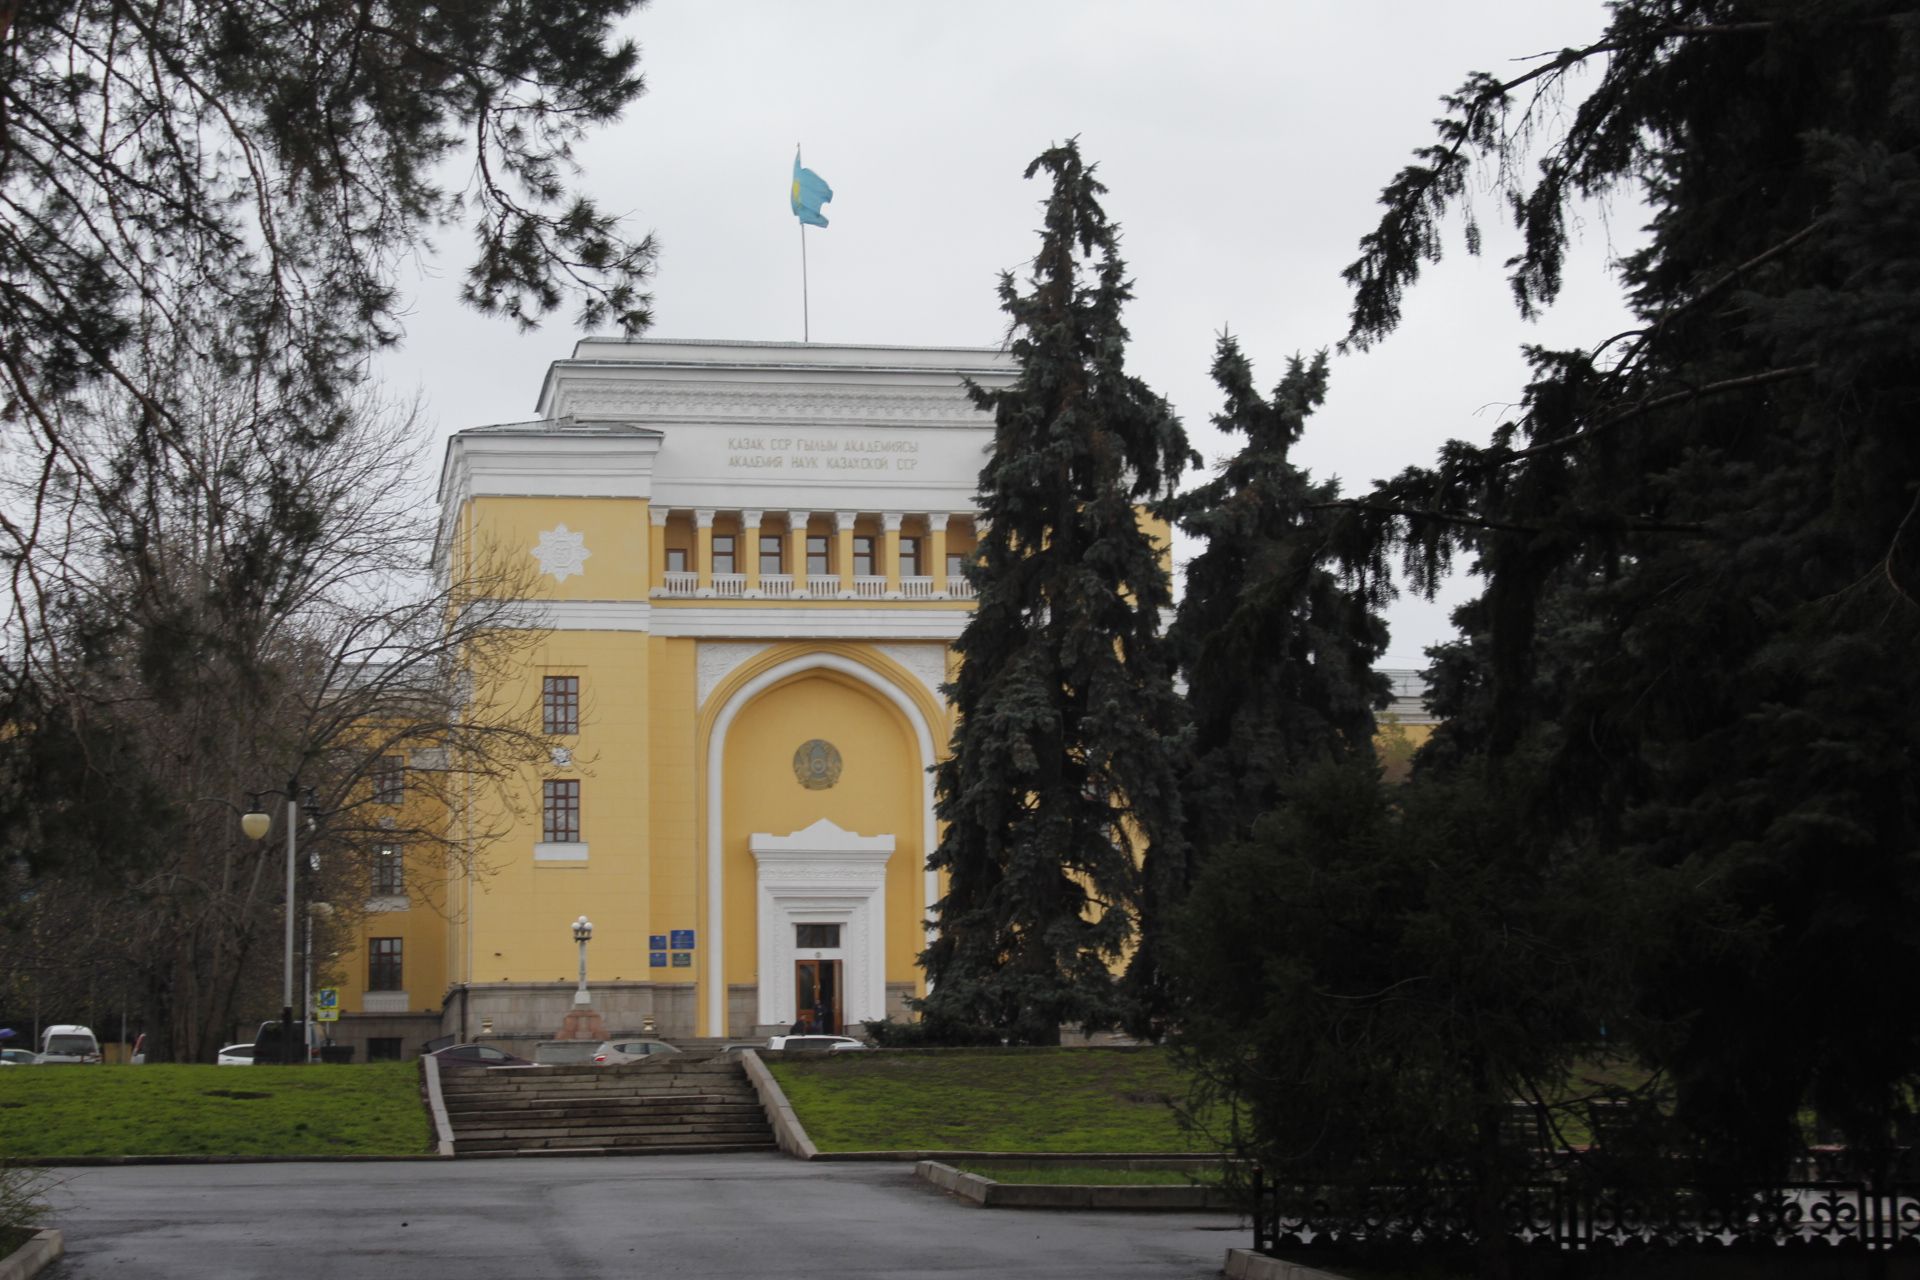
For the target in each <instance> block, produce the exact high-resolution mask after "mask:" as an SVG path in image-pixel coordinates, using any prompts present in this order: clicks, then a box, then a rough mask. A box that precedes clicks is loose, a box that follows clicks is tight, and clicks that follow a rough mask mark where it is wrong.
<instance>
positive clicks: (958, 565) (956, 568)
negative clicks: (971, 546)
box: [947, 556, 967, 582]
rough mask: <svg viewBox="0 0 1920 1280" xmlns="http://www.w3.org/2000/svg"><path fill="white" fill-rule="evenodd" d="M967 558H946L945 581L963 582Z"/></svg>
mask: <svg viewBox="0 0 1920 1280" xmlns="http://www.w3.org/2000/svg"><path fill="white" fill-rule="evenodd" d="M966 563H967V558H966V557H965V556H948V557H947V581H949V582H964V581H966V577H967V570H966V567H965V566H966Z"/></svg>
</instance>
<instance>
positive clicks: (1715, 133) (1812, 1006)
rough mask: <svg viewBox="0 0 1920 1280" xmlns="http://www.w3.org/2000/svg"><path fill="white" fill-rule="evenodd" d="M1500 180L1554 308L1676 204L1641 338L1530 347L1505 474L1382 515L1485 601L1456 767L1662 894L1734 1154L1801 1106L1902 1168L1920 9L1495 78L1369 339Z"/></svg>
mask: <svg viewBox="0 0 1920 1280" xmlns="http://www.w3.org/2000/svg"><path fill="white" fill-rule="evenodd" d="M1589 64H1591V65H1593V66H1596V67H1601V68H1603V69H1602V70H1600V72H1599V75H1598V78H1597V80H1596V81H1595V82H1594V83H1593V86H1592V89H1591V91H1590V92H1588V93H1587V94H1586V96H1585V97H1584V98H1583V99H1581V100H1580V101H1579V103H1578V105H1577V107H1575V108H1574V109H1573V110H1572V111H1571V115H1570V118H1569V119H1567V120H1566V121H1565V122H1564V127H1561V128H1558V129H1556V130H1555V131H1554V135H1553V136H1554V142H1553V144H1552V145H1551V147H1550V148H1548V149H1547V150H1546V152H1545V154H1544V155H1543V156H1542V157H1541V159H1540V161H1539V166H1538V170H1537V173H1536V175H1535V176H1534V178H1533V179H1532V181H1531V182H1524V181H1522V180H1521V177H1520V175H1521V174H1522V173H1523V172H1524V171H1523V170H1522V169H1521V167H1520V166H1519V164H1518V161H1519V159H1520V158H1521V153H1522V151H1523V150H1524V145H1523V144H1524V142H1525V140H1526V138H1527V136H1528V135H1529V133H1530V132H1531V130H1532V129H1533V127H1534V126H1535V125H1537V124H1539V123H1540V116H1541V113H1542V111H1543V109H1544V104H1545V103H1547V102H1550V101H1552V100H1553V96H1554V94H1556V93H1558V92H1560V91H1562V90H1563V89H1564V88H1565V87H1566V84H1567V76H1568V73H1569V72H1571V71H1572V70H1573V69H1575V68H1576V67H1582V66H1587V65H1589ZM1522 88H1526V89H1527V90H1529V91H1530V92H1532V93H1533V94H1534V96H1533V97H1532V98H1531V99H1530V100H1529V101H1527V102H1525V103H1524V104H1520V103H1518V102H1517V101H1516V98H1515V94H1516V92H1517V91H1519V90H1521V89H1522ZM1480 165H1484V166H1487V167H1489V168H1491V169H1492V170H1494V171H1496V172H1497V173H1498V174H1499V175H1500V176H1501V179H1502V180H1504V181H1506V182H1508V183H1509V184H1510V188H1509V190H1508V193H1507V194H1508V198H1509V207H1510V211H1511V213H1512V215H1513V217H1514V220H1515V222H1516V224H1517V225H1518V226H1519V228H1520V230H1521V231H1522V233H1523V235H1524V246H1525V247H1524V248H1523V249H1522V251H1521V252H1520V253H1519V254H1518V255H1516V256H1515V257H1514V258H1513V259H1512V260H1511V261H1510V263H1509V264H1508V265H1509V267H1510V268H1511V271H1512V283H1513V289H1514V293H1515V296H1516V298H1517V300H1518V302H1519V304H1520V307H1521V310H1522V311H1523V313H1529V314H1530V313H1531V312H1533V311H1534V310H1536V309H1537V308H1540V307H1543V306H1546V305H1548V304H1550V303H1551V302H1552V301H1553V299H1554V297H1555V295H1556V293H1557V292H1558V290H1559V288H1560V285H1561V280H1562V265H1563V262H1564V254H1565V250H1566V245H1567V225H1568V218H1569V210H1570V206H1571V203H1572V202H1573V201H1574V200H1575V199H1576V198H1578V197H1581V196H1585V195H1589V194H1593V193H1599V192H1605V191H1607V190H1609V189H1612V188H1615V187H1620V188H1624V189H1626V190H1627V191H1629V192H1630V193H1632V194H1636V195H1639V196H1641V197H1643V198H1644V199H1645V200H1646V201H1647V202H1648V203H1649V204H1650V206H1651V208H1652V221H1651V226H1650V232H1651V238H1650V241H1649V243H1648V244H1647V246H1646V247H1645V248H1644V249H1643V250H1641V251H1639V252H1637V253H1635V254H1634V255H1632V256H1631V257H1629V258H1628V259H1626V260H1625V261H1624V262H1623V263H1622V264H1621V271H1622V276H1623V279H1624V283H1625V285H1626V287H1627V289H1628V291H1629V293H1630V296H1631V299H1632V303H1633V307H1634V311H1635V316H1636V322H1635V324H1634V326H1633V328H1632V329H1630V330H1629V331H1628V332H1626V333H1623V334H1617V335H1614V336H1612V337H1609V338H1607V339H1606V340H1605V341H1603V342H1600V343H1598V344H1597V345H1596V346H1595V347H1593V348H1592V349H1590V350H1582V351H1548V350H1542V349H1533V350H1531V351H1530V353H1529V354H1530V358H1531V361H1532V364H1533V367H1534V370H1535V377H1534V381H1533V383H1532V385H1531V386H1530V387H1529V388H1528V390H1527V394H1526V396H1525V400H1524V411H1523V412H1522V413H1521V414H1520V415H1519V416H1518V418H1517V419H1516V420H1515V421H1513V422H1510V423H1507V424H1505V425H1503V426H1502V427H1501V428H1500V429H1499V430H1498V431H1497V432H1496V434H1495V437H1494V440H1493V442H1492V444H1491V445H1489V446H1487V447H1484V448H1477V447H1473V446H1469V445H1465V444H1460V443H1457V442H1456V443H1454V444H1451V445H1449V446H1448V447H1447V448H1446V449H1445V450H1444V451H1443V453H1442V455H1441V457H1440V459H1439V461H1438V462H1437V463H1436V464H1435V465H1433V466H1431V467H1427V468H1419V469H1414V470H1410V471H1408V472H1406V473H1405V474H1404V475H1402V476H1401V477H1400V478H1398V479H1397V480H1395V481H1393V482H1391V483H1388V484H1385V485H1383V486H1381V487H1380V488H1379V489H1377V490H1376V491H1375V492H1374V493H1372V494H1371V495H1369V496H1367V497H1366V498H1364V499H1361V500H1358V501H1357V502H1354V503H1352V504H1351V507H1352V509H1354V510H1355V511H1356V512H1357V513H1358V514H1360V515H1361V516H1362V517H1364V518H1365V519H1366V520H1368V521H1369V522H1370V523H1371V525H1372V538H1371V539H1370V540H1369V546H1368V548H1367V555H1366V556H1363V557H1360V558H1359V560H1358V561H1356V562H1357V563H1365V562H1367V560H1368V557H1371V558H1372V559H1373V560H1374V562H1376V563H1377V561H1378V560H1379V559H1380V558H1382V557H1384V556H1386V555H1388V554H1390V553H1392V552H1395V551H1397V552H1398V553H1400V554H1401V555H1402V556H1403V557H1404V559H1405V561H1406V563H1407V564H1408V565H1409V567H1411V568H1412V569H1413V570H1414V571H1415V573H1416V576H1420V577H1421V580H1422V581H1427V580H1430V575H1432V574H1433V573H1435V572H1437V571H1438V570H1439V569H1441V568H1442V567H1444V565H1445V564H1446V563H1447V562H1448V560H1449V558H1450V557H1451V556H1452V555H1454V554H1455V553H1465V554H1467V555H1469V556H1471V557H1472V559H1473V561H1474V562H1475V564H1476V567H1477V568H1478V570H1479V572H1481V573H1482V574H1483V575H1484V576H1485V579H1486V590H1485V593H1484V595H1483V596H1482V597H1481V598H1480V599H1479V600H1478V601H1477V602H1476V603H1475V604H1474V606H1473V608H1472V611H1471V613H1470V614H1469V615H1468V616H1467V617H1466V619H1465V621H1466V622H1467V624H1468V625H1469V627H1470V629H1471V630H1472V631H1473V633H1474V634H1473V636H1472V638H1471V640H1470V642H1469V643H1468V644H1467V645H1465V646H1463V647H1456V648H1455V649H1453V650H1452V651H1450V652H1449V653H1447V654H1446V655H1444V656H1443V672H1444V673H1445V675H1446V678H1447V679H1446V683H1447V685H1448V686H1449V690H1450V692H1448V693H1447V694H1446V696H1448V697H1450V698H1454V699H1455V703H1456V706H1457V707H1458V708H1459V709H1461V710H1463V711H1466V712H1469V713H1470V715H1471V718H1472V725H1471V729H1470V731H1468V732H1461V733H1456V734H1453V735H1451V736H1450V738H1449V740H1448V742H1447V749H1448V750H1449V751H1450V752H1451V753H1453V759H1452V766H1453V767H1456V768H1458V767H1478V768H1480V769H1482V770H1484V771H1485V772H1486V774H1487V776H1488V777H1490V778H1499V777H1501V776H1506V777H1507V778H1508V784H1507V785H1509V786H1511V787H1513V788H1514V790H1513V793H1512V795H1511V800H1512V803H1513V805H1514V807H1515V808H1516V810H1518V811H1521V812H1523V813H1526V814H1528V815H1530V816H1532V817H1534V818H1536V819H1539V818H1544V817H1545V816H1546V815H1549V814H1555V815H1558V818H1559V825H1560V829H1562V830H1563V831H1567V832H1571V833H1577V835H1578V837H1579V839H1581V840H1582V841H1583V842H1585V843H1586V845H1587V846H1588V847H1589V848H1591V849H1592V850H1594V851H1596V852H1599V853H1604V854H1606V855H1608V856H1609V857H1611V858H1613V859H1615V860H1616V861H1617V862H1618V863H1619V864H1620V865H1622V866H1623V867H1624V868H1627V869H1628V870H1629V871H1630V872H1635V873H1639V874H1643V875H1644V876H1646V877H1647V878H1648V883H1657V884H1661V885H1664V886H1666V889H1667V891H1666V892H1665V893H1664V894H1663V895H1662V896H1661V897H1660V899H1659V900H1658V901H1655V902H1653V903H1650V904H1649V905H1648V907H1647V908H1646V912H1645V914H1644V915H1643V917H1642V918H1641V919H1640V920H1639V921H1638V922H1637V926H1636V927H1637V929H1638V931H1639V932H1638V941H1639V945H1638V947H1637V951H1636V955H1635V957H1634V961H1635V965H1636V974H1635V976H1636V990H1637V993H1638V998H1637V1006H1638V1011H1639V1014H1640V1015H1641V1016H1640V1018H1639V1019H1638V1020H1637V1023H1636V1026H1637V1028H1638V1030H1637V1032H1636V1034H1637V1036H1638V1039H1639V1047H1640V1048H1641V1050H1642V1052H1643V1053H1644V1055H1645V1056H1646V1058H1647V1060H1648V1061H1649V1062H1650V1063H1652V1064H1653V1065H1655V1066H1657V1067H1662V1068H1665V1069H1667V1070H1669V1071H1670V1072H1671V1073H1672V1078H1673V1081H1674V1085H1675V1088H1676V1091H1677V1097H1678V1108H1679V1115H1680V1117H1681V1118H1682V1119H1683V1120H1684V1121H1685V1122H1686V1123H1687V1124H1688V1125H1689V1126H1690V1127H1691V1130H1692V1132H1693V1133H1694V1134H1695V1135H1696V1136H1697V1137H1698V1138H1699V1139H1701V1140H1702V1144H1703V1150H1704V1151H1705V1152H1706V1153H1707V1155H1708V1156H1710V1157H1711V1158H1713V1159H1715V1160H1716V1161H1718V1162H1719V1163H1721V1164H1722V1165H1724V1166H1725V1167H1727V1168H1728V1169H1729V1170H1733V1171H1739V1172H1746V1173H1752V1174H1756V1175H1765V1174H1769V1173H1772V1172H1775V1171H1777V1170H1778V1169H1780V1168H1781V1167H1782V1161H1783V1159H1784V1158H1785V1157H1786V1155H1787V1154H1789V1153H1790V1152H1791V1151H1792V1150H1793V1149H1794V1147H1795V1146H1796V1145H1797V1144H1798V1143H1799V1142H1800V1141H1802V1140H1803V1135H1802V1131H1801V1127H1800V1124H1799V1115H1800V1112H1801V1111H1802V1109H1803V1108H1806V1107H1809V1106H1811V1107H1812V1108H1815V1109H1816V1110H1817V1111H1818V1112H1819V1113H1821V1114H1822V1115H1823V1116H1824V1117H1825V1118H1826V1119H1827V1120H1829V1121H1830V1122H1832V1123H1833V1124H1835V1125H1837V1126H1838V1127H1839V1128H1840V1129H1841V1130H1842V1131H1843V1132H1845V1133H1846V1134H1847V1136H1848V1137H1849V1139H1850V1140H1851V1141H1852V1142H1853V1143H1855V1144H1856V1145H1858V1146H1861V1147H1864V1148H1867V1149H1869V1150H1872V1149H1877V1148H1879V1147H1881V1146H1884V1145H1885V1144H1887V1143H1890V1142H1892V1141H1895V1140H1896V1139H1898V1138H1900V1137H1901V1136H1903V1135H1904V1134H1908V1133H1910V1132H1911V1126H1912V1123H1913V1120H1914V1116H1913V1111H1914V1102H1913V1100H1914V1098H1915V1096H1916V1094H1915V1092H1914V1089H1915V1086H1916V1084H1920V931H1916V930H1915V929H1914V928H1913V921H1914V919H1915V918H1916V913H1917V912H1920V772H1917V771H1916V770H1915V769H1914V767H1913V762H1914V760H1915V758H1916V756H1917V755H1920V720H1916V718H1915V716H1914V714H1913V712H1914V708H1915V707H1916V706H1920V663H1916V662H1915V661H1914V654H1915V653H1916V652H1920V518H1916V512H1920V432H1916V431H1915V430H1914V427H1913V424H1914V421H1915V413H1916V409H1920V235H1916V234H1915V232H1916V228H1920V7H1916V6H1915V5H1913V4H1911V3H1900V2H1898V0H1623V2H1622V3H1619V4H1616V5H1615V6H1614V14H1613V19H1612V23H1611V25H1610V27H1609V29H1608V30H1607V32H1606V33H1605V34H1604V36H1603V37H1602V38H1601V39H1600V40H1599V41H1598V42H1596V43H1595V44H1593V45H1591V46H1589V47H1587V48H1584V49H1579V50H1571V51H1569V52H1567V53H1565V54H1562V55H1559V56H1557V57H1554V58H1552V59H1549V60H1547V61H1546V62H1545V63H1543V64H1542V65H1541V66H1539V67H1538V68H1536V69H1534V70H1532V71H1530V72H1527V73H1525V74H1524V75H1522V76H1520V77H1517V78H1515V79H1511V80H1508V81H1506V82H1505V83H1500V82H1497V81H1495V80H1494V79H1492V78H1491V77H1486V76H1478V77H1475V78H1474V79H1472V80H1470V81H1469V82H1468V84H1467V85H1466V87H1465V88H1464V89H1463V90H1462V91H1461V92H1460V94H1458V95H1457V96H1455V97H1454V98H1452V99H1449V106H1448V114H1447V116H1446V118H1445V119H1444V120H1443V121H1442V122H1441V134H1440V139H1439V141H1438V143H1437V144H1436V145H1435V146H1434V147H1432V148H1430V149H1428V150H1426V151H1424V152H1422V153H1421V154H1420V156H1419V158H1418V160H1417V162H1416V163H1415V164H1414V165H1412V166H1410V167H1409V168H1408V169H1406V170H1405V171H1404V172H1403V173H1402V174H1401V175H1400V177H1399V178H1398V179H1396V180H1395V182H1394V183H1393V184H1392V185H1390V186H1389V187H1388V188H1387V189H1386V192H1385V194H1384V196H1383V201H1382V202H1383V204H1384V205H1385V206H1386V212H1385V213H1384V215H1383V217H1382V219H1381V222H1380V224H1379V226H1378V228H1377V229H1376V230H1375V231H1374V232H1373V233H1371V234H1370V235H1369V236H1368V237H1367V238H1366V239H1365V241H1364V242H1363V244H1362V256H1361V258H1360V259H1359V261H1357V262H1356V263H1355V264H1354V266H1353V267H1352V268H1350V269H1349V272H1348V276H1349V279H1350V280H1351V281H1352V282H1353V283H1354V284H1355V286H1356V292H1355V304H1354V313H1353V328H1352V332H1351V333H1350V335H1349V341H1350V342H1351V343H1354V344H1357V345H1361V346H1364V345H1367V344H1369V343H1371V342H1374V341H1377V340H1380V339H1382V338H1383V337H1385V336H1386V335H1387V334H1388V333H1389V332H1390V331H1391V330H1392V329H1393V327H1394V326H1395V325H1396V323H1397V322H1398V319H1399V314H1400V312H1399V305H1400V299H1401V296H1402V293H1403V291H1404V290H1405V289H1406V288H1407V287H1408V286H1409V285H1411V284H1412V282H1413V281H1414V280H1415V278H1416V277H1417V276H1418V274H1419V270H1420V268H1421V266H1422V264H1423V263H1425V262H1429V261H1432V260H1434V259H1435V258H1436V257H1437V256H1438V253H1439V247H1440V223H1441V219H1442V218H1443V217H1444V216H1445V215H1446V214H1447V213H1448V212H1449V211H1451V210H1453V209H1454V208H1455V207H1456V206H1457V205H1458V204H1459V203H1460V199H1461V197H1462V195H1463V194H1464V193H1465V191H1466V190H1467V189H1468V181H1467V179H1468V175H1469V173H1471V172H1473V171H1474V169H1475V167H1476V166H1480ZM1535 754H1537V755H1538V756H1539V758H1540V761H1541V763H1540V766H1539V768H1538V769H1532V768H1529V769H1527V770H1524V771H1522V770H1516V769H1515V767H1514V762H1515V761H1516V760H1519V759H1522V758H1527V757H1529V756H1532V755H1535Z"/></svg>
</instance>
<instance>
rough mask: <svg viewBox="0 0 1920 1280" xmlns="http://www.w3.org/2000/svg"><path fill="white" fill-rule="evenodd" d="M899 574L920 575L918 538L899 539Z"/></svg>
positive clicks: (907, 576)
mask: <svg viewBox="0 0 1920 1280" xmlns="http://www.w3.org/2000/svg"><path fill="white" fill-rule="evenodd" d="M900 576H902V577H904V578H917V577H919V576H920V539H918V538H902V539H900Z"/></svg>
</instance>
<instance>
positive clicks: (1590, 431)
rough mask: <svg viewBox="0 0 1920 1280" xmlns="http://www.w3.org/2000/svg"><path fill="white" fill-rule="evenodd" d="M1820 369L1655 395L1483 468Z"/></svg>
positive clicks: (1774, 372)
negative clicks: (1655, 414)
mask: <svg viewBox="0 0 1920 1280" xmlns="http://www.w3.org/2000/svg"><path fill="white" fill-rule="evenodd" d="M1819 368H1820V366H1819V365H1818V364H1816V363H1808V364H1796V365H1789V366H1788V367H1786V368H1784V369H1769V370H1767V371H1766V372H1764V373H1750V374H1747V375H1746V376H1744V377H1739V378H1723V379H1721V380H1720V381H1718V382H1709V383H1706V384H1704V385H1702V386H1698V387H1689V388H1687V389H1686V390H1684V391H1674V392H1670V393H1669V394H1667V395H1664V396H1655V397H1653V398H1652V399H1649V400H1642V401H1640V402H1639V403H1637V404H1633V405H1630V406H1628V407H1627V408H1625V409H1622V410H1621V411H1620V412H1618V413H1616V414H1613V415H1612V416H1611V417H1607V418H1603V419H1601V420H1600V421H1599V422H1596V423H1595V424H1594V425H1593V426H1591V427H1588V428H1587V429H1586V430H1584V431H1572V432H1568V433H1567V434H1566V435H1564V436H1555V437H1554V438H1553V439H1551V440H1543V441H1541V442H1540V443H1539V444H1536V445H1530V446H1529V447H1527V448H1525V449H1519V450H1516V451H1515V452H1512V453H1502V454H1499V455H1498V456H1495V457H1490V458H1488V459H1487V462H1486V465H1487V466H1489V467H1504V466H1506V465H1508V464H1509V463H1514V462H1520V461H1522V460H1524V459H1526V458H1531V457H1535V456H1536V455H1539V454H1544V453H1552V452H1554V451H1555V450H1558V449H1564V448H1566V447H1567V446H1569V445H1574V444H1578V443H1580V442H1581V441H1583V440H1591V439H1592V438H1593V437H1594V436H1596V435H1599V434H1600V433H1601V432H1602V431H1608V430H1611V429H1612V428H1614V427H1617V426H1619V425H1621V424H1622V423H1625V422H1631V421H1632V420H1633V419H1635V418H1639V417H1644V416H1645V415H1647V414H1649V413H1653V412H1655V411H1656V410H1660V409H1665V408H1669V407H1671V406H1673V405H1676V404H1684V403H1685V402H1686V401H1688V400H1697V399H1700V398H1701V397H1702V396H1709V395H1718V394H1719V393H1721V392H1723V391H1741V390H1745V389H1746V388H1749V387H1761V386H1766V385H1767V384H1769V383H1774V382H1785V381H1787V380H1788V379H1790V378H1802V377H1806V376H1807V375H1808V374H1811V373H1814V372H1816V371H1817V370H1818V369H1819Z"/></svg>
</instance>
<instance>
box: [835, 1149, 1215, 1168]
mask: <svg viewBox="0 0 1920 1280" xmlns="http://www.w3.org/2000/svg"><path fill="white" fill-rule="evenodd" d="M812 1158H813V1159H816V1160H876V1161H885V1160H893V1161H908V1160H911V1161H920V1160H940V1161H948V1162H951V1161H954V1160H990V1161H992V1162H993V1163H995V1164H1094V1163H1099V1164H1111V1165H1116V1166H1121V1167H1124V1168H1128V1169H1181V1168H1186V1167H1188V1166H1189V1165H1207V1166H1211V1165H1217V1164H1219V1163H1220V1157H1219V1156H1218V1155H1208V1154H1206V1153H1205V1152H1187V1153H1181V1152H1177V1151H1176V1152H1168V1151H822V1152H821V1153H820V1154H819V1155H817V1156H814V1157H812Z"/></svg>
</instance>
